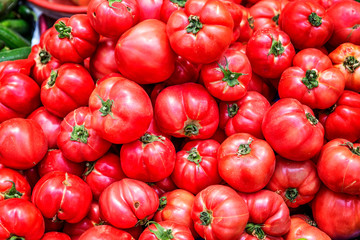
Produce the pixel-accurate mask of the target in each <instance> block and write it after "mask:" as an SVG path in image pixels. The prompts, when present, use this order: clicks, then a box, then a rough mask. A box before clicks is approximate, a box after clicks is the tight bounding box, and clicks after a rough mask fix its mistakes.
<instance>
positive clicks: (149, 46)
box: [115, 19, 175, 84]
mask: <svg viewBox="0 0 360 240" xmlns="http://www.w3.org/2000/svg"><path fill="white" fill-rule="evenodd" d="M115 60H116V64H117V67H118V69H119V71H120V73H121V74H123V75H124V76H125V77H127V78H129V79H131V80H133V81H135V82H137V83H139V84H150V83H158V82H162V81H165V80H166V79H167V78H169V77H170V76H171V74H172V73H173V71H174V68H175V53H174V52H173V50H172V49H171V47H170V43H169V39H168V36H167V35H166V24H165V23H163V22H161V21H160V20H156V19H149V20H145V21H143V22H140V23H139V24H137V25H136V26H134V27H132V28H131V29H129V30H128V31H126V32H125V33H124V34H123V35H121V37H120V38H119V40H118V42H117V44H116V47H115Z"/></svg>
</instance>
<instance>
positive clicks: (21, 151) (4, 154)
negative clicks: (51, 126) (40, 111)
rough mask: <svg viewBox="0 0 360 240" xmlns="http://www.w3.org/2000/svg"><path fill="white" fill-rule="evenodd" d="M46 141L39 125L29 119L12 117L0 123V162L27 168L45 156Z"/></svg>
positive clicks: (16, 167)
mask: <svg viewBox="0 0 360 240" xmlns="http://www.w3.org/2000/svg"><path fill="white" fill-rule="evenodd" d="M47 147H48V143H47V140H46V136H45V134H44V131H43V130H42V129H41V127H40V125H39V124H38V123H36V122H35V121H34V120H31V119H23V118H12V119H10V120H7V121H5V122H3V123H1V124H0V163H1V164H3V165H4V166H5V167H9V168H14V169H28V168H31V167H33V166H35V165H36V164H37V163H38V162H40V160H41V159H42V158H43V157H44V156H45V154H46V151H47Z"/></svg>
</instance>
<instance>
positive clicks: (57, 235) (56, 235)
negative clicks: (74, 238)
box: [40, 232, 71, 240]
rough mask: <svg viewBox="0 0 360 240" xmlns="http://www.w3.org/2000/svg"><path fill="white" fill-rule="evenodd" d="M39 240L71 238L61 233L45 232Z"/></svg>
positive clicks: (66, 239)
mask: <svg viewBox="0 0 360 240" xmlns="http://www.w3.org/2000/svg"><path fill="white" fill-rule="evenodd" d="M40 240H71V238H70V237H69V235H67V234H65V233H62V232H47V233H45V234H44V236H43V237H42V238H41V239H40Z"/></svg>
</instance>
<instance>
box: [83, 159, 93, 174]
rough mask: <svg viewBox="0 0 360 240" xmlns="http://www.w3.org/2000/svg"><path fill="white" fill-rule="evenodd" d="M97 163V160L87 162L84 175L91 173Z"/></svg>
mask: <svg viewBox="0 0 360 240" xmlns="http://www.w3.org/2000/svg"><path fill="white" fill-rule="evenodd" d="M95 163H96V161H95V162H87V163H86V165H85V166H86V172H85V173H84V174H83V175H84V176H87V175H89V174H90V173H91V172H92V171H93V170H94V168H95Z"/></svg>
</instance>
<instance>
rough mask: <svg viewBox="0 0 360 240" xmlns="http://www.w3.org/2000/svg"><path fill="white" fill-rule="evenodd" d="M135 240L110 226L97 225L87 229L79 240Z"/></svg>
mask: <svg viewBox="0 0 360 240" xmlns="http://www.w3.org/2000/svg"><path fill="white" fill-rule="evenodd" d="M98 239H101V240H116V239H121V240H135V239H134V238H133V237H132V236H131V235H130V234H129V233H127V232H125V231H123V230H120V229H117V228H114V227H112V226H110V225H99V226H94V227H92V228H89V229H88V230H87V231H86V232H84V233H83V234H81V236H80V238H79V240H98Z"/></svg>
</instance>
